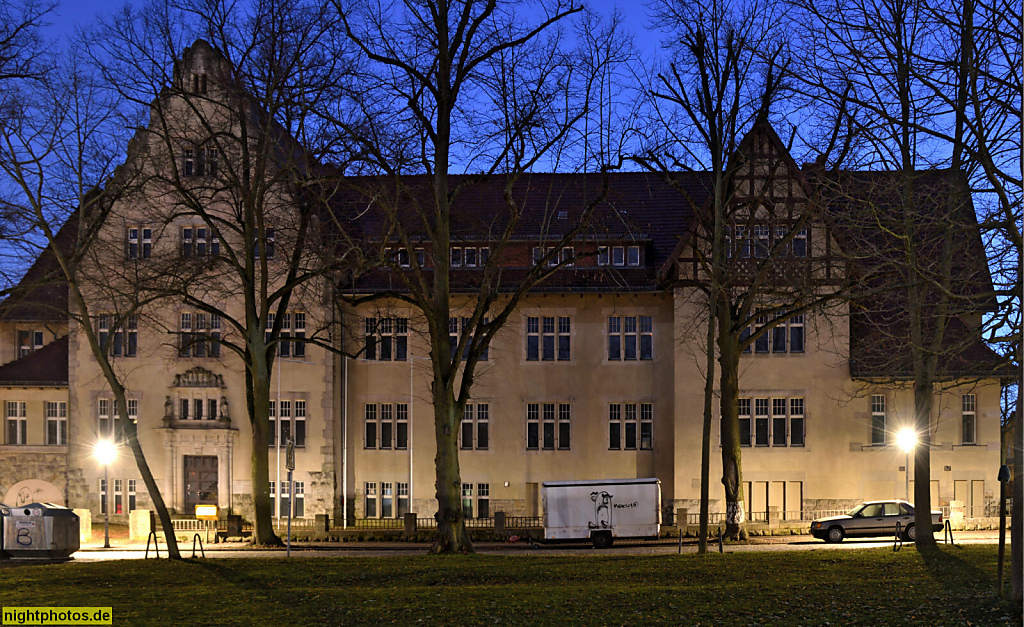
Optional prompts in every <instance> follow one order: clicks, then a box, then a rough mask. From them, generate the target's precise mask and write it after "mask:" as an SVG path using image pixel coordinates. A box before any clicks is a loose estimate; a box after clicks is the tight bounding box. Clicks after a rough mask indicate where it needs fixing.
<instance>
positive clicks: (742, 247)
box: [736, 226, 750, 259]
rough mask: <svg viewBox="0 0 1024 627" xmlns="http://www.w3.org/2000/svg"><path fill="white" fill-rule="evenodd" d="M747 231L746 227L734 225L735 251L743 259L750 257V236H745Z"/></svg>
mask: <svg viewBox="0 0 1024 627" xmlns="http://www.w3.org/2000/svg"><path fill="white" fill-rule="evenodd" d="M747 233H748V231H747V227H745V226H738V227H736V249H737V251H736V252H737V253H739V256H740V257H743V258H744V259H746V258H748V257H750V238H749V237H747Z"/></svg>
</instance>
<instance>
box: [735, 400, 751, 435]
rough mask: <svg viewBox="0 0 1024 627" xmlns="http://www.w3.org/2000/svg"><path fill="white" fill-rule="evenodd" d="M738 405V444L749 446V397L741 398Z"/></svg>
mask: <svg viewBox="0 0 1024 627" xmlns="http://www.w3.org/2000/svg"><path fill="white" fill-rule="evenodd" d="M737 405H738V406H739V422H740V446H750V399H749V398H741V399H739V401H738V402H737Z"/></svg>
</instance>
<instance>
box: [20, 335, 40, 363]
mask: <svg viewBox="0 0 1024 627" xmlns="http://www.w3.org/2000/svg"><path fill="white" fill-rule="evenodd" d="M42 347H43V332H42V331H18V357H27V356H28V355H30V354H32V352H33V351H37V350H39V349H40V348H42Z"/></svg>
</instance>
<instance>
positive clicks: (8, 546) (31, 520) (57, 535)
mask: <svg viewBox="0 0 1024 627" xmlns="http://www.w3.org/2000/svg"><path fill="white" fill-rule="evenodd" d="M0 518H2V519H3V522H2V525H0V526H2V528H3V545H2V548H0V550H2V552H3V553H4V557H12V558H37V559H67V558H69V557H70V556H71V554H72V553H74V552H75V551H77V550H78V548H79V535H78V515H77V514H75V513H74V512H73V511H71V510H70V509H68V508H66V507H61V506H60V505H54V504H53V503H30V504H28V505H22V506H20V507H10V506H7V505H3V506H0Z"/></svg>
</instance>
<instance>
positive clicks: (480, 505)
mask: <svg viewBox="0 0 1024 627" xmlns="http://www.w3.org/2000/svg"><path fill="white" fill-rule="evenodd" d="M476 517H477V518H490V517H491V484H489V483H478V484H476Z"/></svg>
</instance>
